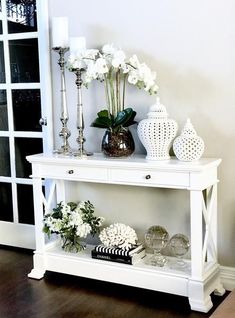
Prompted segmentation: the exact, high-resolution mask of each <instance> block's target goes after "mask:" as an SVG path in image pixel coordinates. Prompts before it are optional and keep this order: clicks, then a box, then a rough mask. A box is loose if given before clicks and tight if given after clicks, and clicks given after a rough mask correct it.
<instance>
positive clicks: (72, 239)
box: [43, 201, 104, 252]
mask: <svg viewBox="0 0 235 318" xmlns="http://www.w3.org/2000/svg"><path fill="white" fill-rule="evenodd" d="M103 221H104V219H103V218H102V217H96V216H95V215H94V206H93V204H92V203H91V202H90V201H81V202H79V203H75V202H69V203H65V202H60V203H59V204H58V205H57V207H56V208H54V209H53V211H52V212H51V213H48V214H46V215H45V216H44V219H43V223H44V227H43V232H45V233H46V234H47V235H48V236H50V235H51V234H53V233H55V234H59V235H60V236H61V238H62V241H63V245H62V248H63V249H65V250H66V251H76V252H78V251H80V250H82V249H84V248H85V245H84V244H82V243H81V241H80V239H81V238H86V237H87V235H88V234H92V235H95V234H96V233H99V232H100V227H101V225H102V223H103Z"/></svg>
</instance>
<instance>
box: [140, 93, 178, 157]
mask: <svg viewBox="0 0 235 318" xmlns="http://www.w3.org/2000/svg"><path fill="white" fill-rule="evenodd" d="M147 116H148V118H147V119H143V120H141V121H140V123H139V125H138V127H137V133H138V136H139V139H140V141H141V142H142V144H143V146H144V147H145V149H146V151H147V156H146V159H148V160H168V159H169V158H170V155H169V150H170V147H171V145H172V141H173V139H174V138H175V136H176V133H177V128H178V126H177V123H176V122H175V121H174V120H173V119H168V114H167V111H166V108H165V106H164V105H162V104H161V103H160V99H159V98H158V97H157V101H156V104H154V105H152V106H151V107H150V110H149V113H148V114H147Z"/></svg>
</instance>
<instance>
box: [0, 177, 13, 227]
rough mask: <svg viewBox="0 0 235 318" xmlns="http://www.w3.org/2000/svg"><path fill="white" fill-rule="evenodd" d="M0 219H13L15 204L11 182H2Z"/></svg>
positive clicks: (0, 185) (8, 220) (10, 220)
mask: <svg viewBox="0 0 235 318" xmlns="http://www.w3.org/2000/svg"><path fill="white" fill-rule="evenodd" d="M0 202H1V209H0V220H1V221H7V222H12V221H13V205H12V191H11V183H5V182H0Z"/></svg>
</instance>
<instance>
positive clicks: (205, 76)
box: [48, 0, 235, 266]
mask: <svg viewBox="0 0 235 318" xmlns="http://www.w3.org/2000/svg"><path fill="white" fill-rule="evenodd" d="M48 2H49V11H50V12H49V14H50V17H52V16H68V17H69V23H70V25H69V30H70V35H71V36H81V35H84V36H85V37H86V39H87V47H89V48H96V47H99V46H101V45H103V44H105V43H114V44H116V45H118V46H120V47H121V48H123V49H124V50H125V51H126V52H127V53H129V54H133V53H136V54H137V55H138V56H139V58H140V59H141V60H143V61H144V62H146V63H147V64H149V65H150V66H151V68H152V69H153V70H156V71H157V74H158V85H159V87H160V91H159V96H160V98H161V100H162V102H163V103H164V104H165V106H166V107H167V110H168V113H169V114H170V117H172V118H174V119H176V120H177V122H178V124H179V127H180V128H182V125H183V123H184V122H185V120H186V118H187V117H190V118H191V120H192V123H193V124H194V126H195V128H196V130H197V132H198V134H199V135H200V136H201V137H202V138H203V139H204V141H205V145H206V150H205V154H204V155H205V156H208V157H220V158H222V159H223V162H222V165H221V166H220V169H219V179H220V183H219V260H220V263H221V264H222V265H226V266H235V253H234V252H235V243H234V242H235V217H234V212H235V196H234V179H233V178H234V177H235V164H234V162H235V147H234V141H235V124H234V121H235V94H234V85H235V19H234V12H235V2H234V1H233V0H225V1H221V0H206V1H205V0H191V1H188V0H178V1H173V0H171V1H170V0H164V1H163V0H146V1H140V0H128V1H127V0H119V1H109V0H100V1H94V0H93V1H92V0H91V1H77V0H68V1H64V0H49V1H48ZM56 63H57V62H56V56H55V53H52V72H53V90H54V91H53V96H54V116H55V117H54V119H55V140H56V143H57V144H58V143H59V140H58V137H57V135H58V129H59V127H60V126H59V125H60V124H59V120H58V118H59V105H60V100H59V81H58V79H59V72H58V67H57V64H56ZM66 76H67V78H66V79H67V91H68V103H69V111H70V117H71V118H70V122H69V126H70V129H71V131H72V136H71V138H70V142H71V144H72V146H76V142H75V138H76V128H75V127H76V125H75V117H76V87H75V84H74V75H73V74H71V73H68V72H67V73H66ZM83 102H84V108H85V123H86V130H85V134H86V137H87V142H86V147H87V148H89V150H92V151H99V149H100V140H101V137H102V134H103V131H101V130H97V129H95V128H90V127H89V124H90V123H91V121H92V120H93V119H94V117H95V114H96V112H97V111H98V110H100V108H101V107H103V106H104V103H105V99H104V96H103V87H102V86H99V85H98V83H94V84H92V85H91V87H90V88H89V90H85V89H84V91H83ZM153 102H154V97H149V96H147V95H146V94H145V93H144V92H141V91H137V90H136V89H133V88H131V89H129V90H128V96H127V104H128V105H130V106H132V107H133V108H135V109H136V110H137V113H138V115H137V119H138V120H141V119H142V118H144V117H146V113H147V111H148V108H149V106H150V105H151V104H152V103H153ZM132 131H133V134H134V137H135V141H136V148H137V150H136V151H137V152H144V149H143V147H142V146H141V145H140V142H139V140H138V137H137V135H136V128H134V129H133V130H132ZM78 190H79V191H78ZM68 195H69V196H70V197H72V198H74V199H75V198H78V199H80V198H81V199H90V200H91V201H92V202H93V203H94V204H95V206H96V208H97V212H98V213H100V214H103V215H105V216H106V220H107V222H112V221H121V222H125V223H128V224H130V225H132V226H133V227H135V228H136V229H137V231H138V233H139V234H140V236H141V237H142V234H143V231H144V229H146V228H147V227H148V226H150V225H152V224H154V223H155V224H161V225H163V226H165V227H167V229H168V230H169V232H170V234H171V235H172V234H175V233H176V232H183V233H185V234H189V228H188V225H189V216H188V210H189V207H188V203H189V202H188V196H187V193H182V192H181V191H173V190H156V189H143V188H131V187H117V186H105V185H94V184H86V185H81V187H78V186H75V185H73V186H72V187H71V189H70V191H69V194H68ZM166 198H167V200H166ZM104 203H105V204H104ZM120 211H121V212H120ZM127 211H129V212H128V213H126V212H127ZM111 214H112V215H114V217H113V219H112V218H111V216H110V215H111Z"/></svg>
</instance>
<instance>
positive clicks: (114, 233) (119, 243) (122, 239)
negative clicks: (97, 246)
mask: <svg viewBox="0 0 235 318" xmlns="http://www.w3.org/2000/svg"><path fill="white" fill-rule="evenodd" d="M99 238H100V240H101V242H102V243H103V244H104V245H105V246H107V247H118V248H121V249H123V250H129V249H130V248H131V247H132V246H133V245H135V244H136V243H137V241H138V237H137V234H136V232H135V230H133V229H132V228H131V227H130V226H129V225H125V224H122V223H115V224H111V225H110V226H108V227H106V228H104V229H103V230H102V231H101V233H100V235H99Z"/></svg>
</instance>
